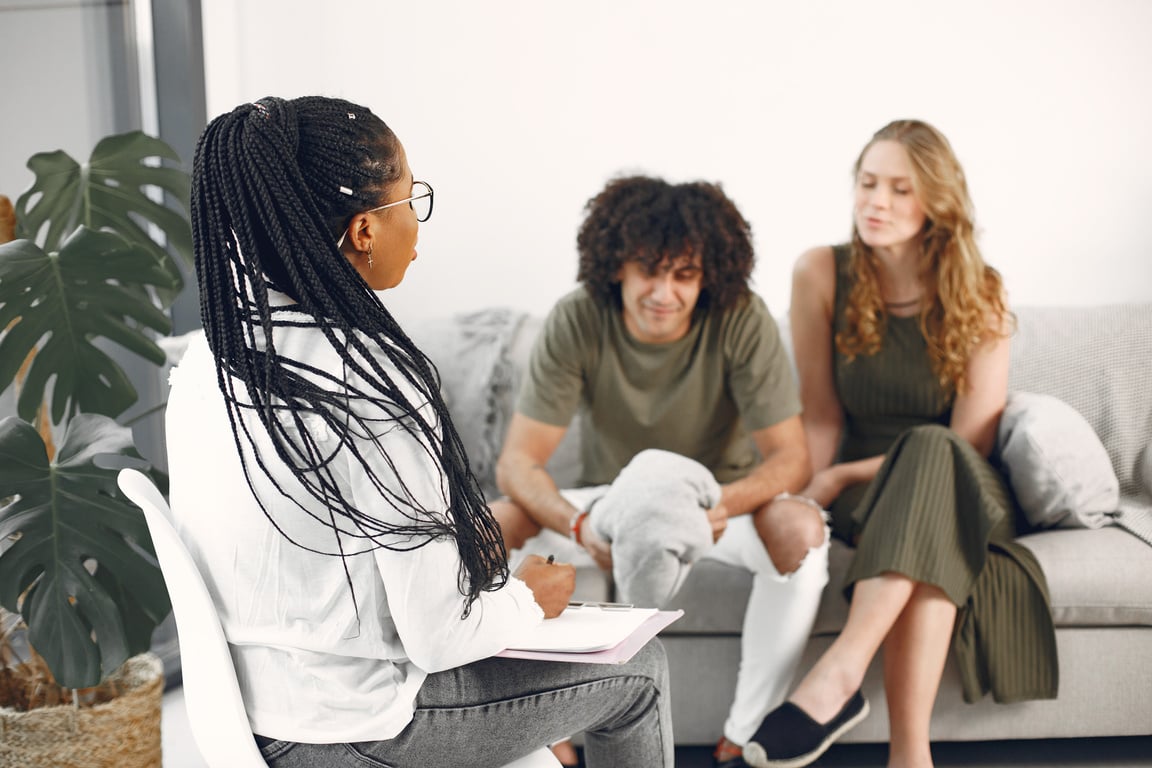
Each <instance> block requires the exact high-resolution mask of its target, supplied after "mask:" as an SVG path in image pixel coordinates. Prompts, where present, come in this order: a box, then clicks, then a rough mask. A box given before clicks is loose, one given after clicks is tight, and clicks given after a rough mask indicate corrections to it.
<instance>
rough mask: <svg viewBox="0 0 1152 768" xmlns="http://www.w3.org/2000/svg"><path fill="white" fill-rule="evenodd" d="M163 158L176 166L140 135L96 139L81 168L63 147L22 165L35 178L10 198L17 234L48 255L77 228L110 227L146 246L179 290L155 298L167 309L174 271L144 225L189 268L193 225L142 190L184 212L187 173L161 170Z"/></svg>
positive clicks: (160, 145)
mask: <svg viewBox="0 0 1152 768" xmlns="http://www.w3.org/2000/svg"><path fill="white" fill-rule="evenodd" d="M164 161H169V162H170V163H171V162H174V163H179V162H180V157H179V156H178V155H177V154H176V151H175V150H174V149H172V147H170V146H169V145H168V144H166V143H165V142H163V141H161V140H160V139H157V138H155V137H152V136H148V135H147V134H145V133H142V132H141V131H130V132H128V133H122V134H118V135H115V136H109V137H107V138H105V139H103V140H101V141H100V143H98V144H97V145H96V148H95V149H93V150H92V156H91V157H90V158H89V160H88V163H87V164H84V165H81V164H80V163H77V162H76V161H75V160H73V159H72V157H70V156H69V155H68V153H66V152H64V151H62V150H57V151H55V152H41V153H39V154H36V155H33V156H32V157H31V158H29V160H28V168H29V170H31V171H32V172H33V173H34V174H36V181H35V182H34V183H33V184H32V186H31V187H30V188H29V189H28V190H26V191H25V192H24V194H22V195H20V197H19V198H18V199H17V200H16V218H17V227H18V228H17V234H18V235H19V236H20V237H22V238H26V239H28V240H33V241H35V242H38V243H39V244H40V246H41V247H42V248H43V249H44V250H46V251H48V252H53V251H56V250H59V249H60V247H61V246H62V244H63V243H64V241H65V240H67V239H68V237H69V235H70V234H71V233H72V232H73V230H75V229H76V228H77V227H79V226H85V227H88V228H89V229H109V230H112V231H114V232H116V233H117V234H119V235H120V236H122V237H123V238H124V239H125V240H127V241H128V242H130V243H136V244H137V245H139V246H140V247H142V248H145V249H147V250H148V251H149V252H150V253H151V254H152V255H153V257H154V258H155V260H156V262H157V263H158V264H160V265H162V267H163V269H164V271H165V272H167V273H168V274H169V275H170V276H171V277H172V278H173V280H174V281H175V282H174V283H173V284H174V285H175V286H176V287H177V289H176V290H171V291H168V290H165V291H163V292H162V294H161V297H162V299H163V301H164V306H168V305H170V304H171V302H172V300H173V299H174V298H175V296H176V294H177V293H178V292H179V290H178V288H179V286H180V282H179V281H180V279H181V276H180V269H179V266H178V265H177V264H176V263H175V262H174V260H173V259H172V257H171V255H170V254H169V252H168V251H167V250H166V249H165V248H163V247H162V246H160V245H159V244H158V243H157V242H156V240H154V239H153V238H152V237H151V236H150V235H149V232H148V227H149V225H154V226H155V227H157V228H158V229H160V230H161V231H163V233H164V236H165V238H166V240H167V242H168V243H169V244H170V245H171V246H172V249H173V250H174V251H175V252H176V253H177V254H179V255H180V257H181V258H182V259H183V261H184V264H185V265H186V266H189V267H190V266H191V264H192V227H191V225H190V224H189V222H188V217H187V215H185V214H183V213H181V212H179V211H177V210H175V209H173V208H170V207H168V206H166V205H164V204H163V203H158V202H156V201H155V200H153V199H152V198H151V197H149V196H148V191H149V189H150V188H151V189H161V190H164V191H166V192H168V193H169V194H170V195H171V197H172V198H174V199H175V200H177V201H178V202H179V203H180V205H182V206H183V208H184V210H185V211H187V210H189V207H190V206H189V199H190V196H191V188H190V182H189V178H188V174H187V173H186V172H184V171H183V170H181V169H180V168H174V167H171V166H166V165H163V162H164ZM157 163H160V164H157ZM125 282H126V283H130V282H134V281H132V280H131V279H128V280H125Z"/></svg>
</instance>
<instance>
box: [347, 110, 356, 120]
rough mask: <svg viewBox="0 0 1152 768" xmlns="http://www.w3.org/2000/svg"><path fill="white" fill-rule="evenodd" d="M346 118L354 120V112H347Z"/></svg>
mask: <svg viewBox="0 0 1152 768" xmlns="http://www.w3.org/2000/svg"><path fill="white" fill-rule="evenodd" d="M348 119H349V120H355V119H356V113H355V112H349V113H348Z"/></svg>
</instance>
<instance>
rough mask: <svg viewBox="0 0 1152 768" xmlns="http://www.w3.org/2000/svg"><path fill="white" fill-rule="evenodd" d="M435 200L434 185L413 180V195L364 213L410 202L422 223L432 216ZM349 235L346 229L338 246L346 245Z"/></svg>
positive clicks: (337, 242) (417, 219)
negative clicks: (345, 241) (345, 240)
mask: <svg viewBox="0 0 1152 768" xmlns="http://www.w3.org/2000/svg"><path fill="white" fill-rule="evenodd" d="M434 200H435V198H434V196H433V192H432V185H431V184H429V183H428V182H426V181H413V182H412V196H411V197H406V198H404V199H403V200H396V201H394V202H391V203H384V205H378V206H376V207H375V208H369V209H368V210H366V211H364V213H373V212H375V211H382V210H384V209H385V208H392V207H394V206H397V205H404V203H408V204H409V205H410V206H411V207H412V210H413V211H415V212H416V221H419V222H421V223H423V222H425V221H428V219H430V218H432V203H433V201H434ZM347 235H348V230H344V232H343V233H341V235H340V239H339V240H337V241H336V247H340V246H342V245H344V238H345V237H346V236H347Z"/></svg>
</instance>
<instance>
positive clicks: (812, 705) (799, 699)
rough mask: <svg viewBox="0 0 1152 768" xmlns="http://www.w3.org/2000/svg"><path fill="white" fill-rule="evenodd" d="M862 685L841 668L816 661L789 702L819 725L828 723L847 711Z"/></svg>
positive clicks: (789, 698)
mask: <svg viewBox="0 0 1152 768" xmlns="http://www.w3.org/2000/svg"><path fill="white" fill-rule="evenodd" d="M861 682H862V681H861V679H858V678H857V677H856V676H855V675H852V674H850V673H848V672H847V671H846V670H844V669H843V668H841V667H838V666H834V665H832V664H822V663H820V662H817V664H816V666H814V667H813V668H812V669H811V671H809V672H808V674H807V675H805V676H804V679H803V680H801V681H800V685H799V686H797V688H796V690H795V691H793V692H792V695H791V696H789V697H788V700H789V701H791V702H792V703H793V704H795V705H796V706H798V707H800V709H802V710H804V711H805V712H807V713H808V716H809V717H811V718H812V719H813V720H815V721H816V722H818V723H826V722H828V721H829V720H831V719H832V718H833V717H835V716H836V714H837V713H839V712H840V710H841V709H843V708H844V705H845V704H846V703H847V702H848V699H849V698H851V697H852V694H853V693H855V692H856V691H857V690H859V688H860V683H861Z"/></svg>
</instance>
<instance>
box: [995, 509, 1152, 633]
mask: <svg viewBox="0 0 1152 768" xmlns="http://www.w3.org/2000/svg"><path fill="white" fill-rule="evenodd" d="M1018 541H1019V542H1020V543H1021V544H1023V545H1024V546H1026V547H1028V549H1030V550H1031V551H1032V554H1034V555H1035V556H1036V559H1037V560H1038V561H1039V562H1040V566H1041V568H1043V569H1044V575H1045V576H1046V577H1047V578H1048V592H1049V595H1050V597H1051V599H1052V619H1053V621H1054V622H1055V624H1056V626H1058V627H1071V626H1078V627H1088V626H1119V625H1136V624H1138V625H1143V626H1152V547H1149V546H1148V544H1146V543H1145V542H1143V541H1141V540H1140V539H1138V538H1136V537H1135V536H1133V535H1132V534H1130V533H1128V532H1127V531H1124V530H1121V529H1119V528H1111V527H1109V528H1101V529H1100V530H1096V531H1089V530H1058V531H1041V532H1039V533H1033V534H1029V535H1027V536H1021V537H1020V538H1019V539H1018Z"/></svg>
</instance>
